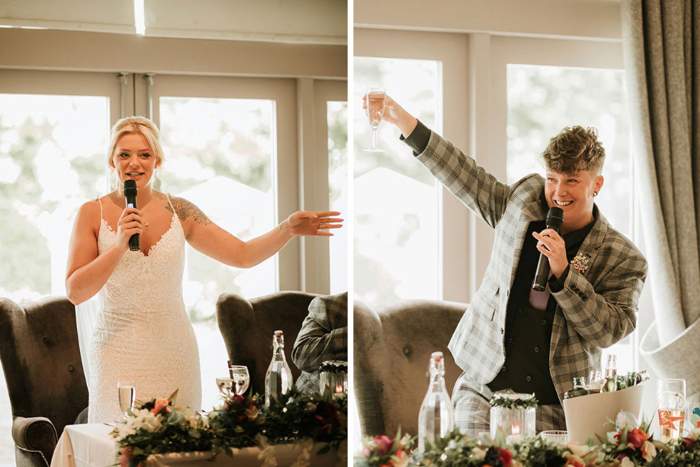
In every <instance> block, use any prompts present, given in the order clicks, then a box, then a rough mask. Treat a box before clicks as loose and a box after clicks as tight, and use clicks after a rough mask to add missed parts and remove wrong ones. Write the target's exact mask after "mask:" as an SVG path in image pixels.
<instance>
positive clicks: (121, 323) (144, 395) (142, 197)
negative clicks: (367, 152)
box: [66, 117, 342, 423]
mask: <svg viewBox="0 0 700 467" xmlns="http://www.w3.org/2000/svg"><path fill="white" fill-rule="evenodd" d="M163 162H164V156H163V150H162V148H161V145H160V134H159V132H158V128H157V127H156V125H155V124H154V123H153V122H151V121H150V120H148V119H147V118H144V117H128V118H124V119H121V120H119V121H118V122H117V123H116V124H115V125H114V127H113V128H112V135H111V142H110V146H109V152H108V155H107V163H108V165H109V167H110V169H111V170H112V178H113V180H114V181H115V182H116V183H115V186H114V190H113V191H112V192H111V193H109V194H107V195H106V196H103V197H100V198H98V199H96V200H93V201H88V202H87V203H85V204H83V205H82V206H81V208H80V210H79V211H78V215H77V217H76V220H75V225H74V228H73V234H72V236H71V242H70V250H69V256H68V267H67V273H66V291H67V295H68V299H69V300H70V301H71V302H72V303H74V304H76V305H77V304H80V303H82V302H84V301H86V300H88V299H90V298H91V297H93V296H94V295H96V294H98V293H99V294H100V305H101V308H102V309H101V312H100V314H99V316H98V318H97V325H96V330H95V332H94V336H93V338H92V342H91V344H90V351H89V361H90V370H91V371H90V382H89V391H90V400H89V407H88V421H89V423H99V422H106V423H111V422H114V421H116V420H119V419H121V416H122V415H121V411H120V408H119V403H118V398H117V383H118V382H122V381H130V382H131V381H133V382H135V386H136V397H137V398H138V399H139V400H149V399H150V398H153V397H160V398H163V397H168V396H169V395H170V394H171V393H172V392H174V391H175V390H178V397H177V404H178V405H179V406H182V407H190V408H191V409H193V410H200V408H201V407H200V406H201V393H202V385H201V376H200V371H199V352H198V349H197V341H196V338H195V335H194V330H193V329H192V325H191V324H190V321H189V317H188V315H187V312H186V310H185V304H184V301H183V298H182V275H183V269H184V264H185V250H184V248H185V242H187V243H189V244H190V245H191V246H192V247H194V248H195V249H196V250H198V251H200V252H201V253H203V254H205V255H207V256H210V257H212V258H214V259H216V260H218V261H221V262H222V263H225V264H227V265H229V266H234V267H238V268H250V267H253V266H255V265H256V264H259V263H261V262H262V261H264V260H266V259H267V258H269V257H271V256H273V255H274V254H275V253H277V252H278V251H279V250H281V249H282V248H283V247H284V246H285V245H286V244H287V243H288V242H289V241H290V240H291V239H292V238H294V237H296V236H332V234H331V233H329V232H324V230H326V229H336V228H339V227H341V226H342V224H341V222H342V219H339V218H336V217H334V216H337V215H338V214H339V213H338V212H307V211H300V212H295V213H294V214H292V215H290V216H289V217H288V218H287V219H286V220H284V221H283V222H282V223H281V224H280V225H279V226H277V227H275V228H274V229H273V230H271V231H270V232H268V233H266V234H264V235H261V236H259V237H257V238H253V239H251V240H248V241H242V240H239V239H238V238H236V237H235V236H233V235H231V234H230V233H228V232H227V231H226V230H224V229H222V228H221V227H219V226H218V225H216V224H215V223H214V222H212V221H211V220H210V219H209V218H208V217H207V216H206V215H205V214H204V213H203V212H202V211H201V210H200V209H199V208H198V207H197V206H195V205H194V204H192V203H191V202H189V201H187V200H186V199H183V198H179V197H174V196H170V195H167V194H165V193H161V192H159V191H157V190H155V189H154V188H153V186H152V185H153V180H154V178H155V173H156V171H157V170H158V169H159V168H160V167H161V166H162V164H163ZM127 180H133V181H134V182H135V184H136V187H137V190H138V193H137V203H136V204H137V206H138V209H137V208H136V207H127V206H126V204H125V198H124V182H125V181H127ZM234 202H244V200H235V201H234ZM136 234H138V235H139V236H140V250H139V251H130V249H129V239H130V238H131V237H132V236H133V235H136Z"/></svg>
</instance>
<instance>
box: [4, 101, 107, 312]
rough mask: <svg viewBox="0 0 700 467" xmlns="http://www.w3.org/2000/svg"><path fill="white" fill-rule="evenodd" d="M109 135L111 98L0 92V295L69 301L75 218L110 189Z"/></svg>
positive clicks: (27, 299) (12, 297)
mask: <svg viewBox="0 0 700 467" xmlns="http://www.w3.org/2000/svg"><path fill="white" fill-rule="evenodd" d="M108 134H109V101H108V99H107V98H106V97H92V96H45V95H21V94H0V222H1V223H2V225H3V234H2V248H0V264H2V267H1V268H0V295H2V296H5V297H8V298H10V299H12V300H14V301H17V302H22V301H29V300H37V299H39V298H41V297H43V296H46V295H52V294H53V295H65V275H66V262H67V255H68V242H69V240H70V233H71V229H72V226H73V221H74V219H75V214H76V212H77V211H78V208H79V207H80V205H81V204H83V203H84V202H86V201H87V200H89V199H94V198H96V197H97V196H99V195H103V194H105V193H106V192H107V189H108V183H107V163H106V157H105V155H104V151H105V147H106V146H107V139H108ZM28 258H31V261H28V260H27V259H28Z"/></svg>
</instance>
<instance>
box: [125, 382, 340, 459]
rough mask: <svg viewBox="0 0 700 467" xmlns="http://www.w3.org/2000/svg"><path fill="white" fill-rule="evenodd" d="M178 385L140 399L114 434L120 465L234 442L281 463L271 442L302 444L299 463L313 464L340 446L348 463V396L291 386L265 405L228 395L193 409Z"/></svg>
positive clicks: (220, 448) (227, 447) (219, 449)
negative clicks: (207, 407) (183, 405)
mask: <svg viewBox="0 0 700 467" xmlns="http://www.w3.org/2000/svg"><path fill="white" fill-rule="evenodd" d="M176 395H177V391H176V392H175V393H174V394H173V395H171V396H170V397H169V398H168V399H153V400H150V401H147V402H144V403H141V404H138V406H137V407H136V408H134V410H132V411H131V413H130V414H129V416H128V417H127V418H126V420H125V421H124V422H123V423H120V424H117V426H116V427H115V429H114V430H113V431H112V436H113V437H114V438H115V440H116V441H117V444H118V447H119V455H120V457H119V463H120V465H121V466H122V467H136V466H138V465H140V464H142V463H144V461H145V460H146V459H147V458H148V457H149V456H151V455H157V454H166V453H174V452H196V451H204V452H210V453H211V454H212V455H213V456H214V457H215V456H217V455H219V454H222V453H223V454H226V455H229V456H233V450H232V449H235V448H245V447H258V448H260V450H261V452H260V455H259V458H260V459H262V461H263V464H262V465H263V466H275V465H277V462H276V460H275V459H274V452H273V451H274V450H273V449H272V446H273V445H277V444H295V445H297V446H299V447H301V454H300V455H299V458H298V459H297V462H296V464H297V465H299V466H305V465H309V459H310V456H311V454H312V450H313V448H314V446H315V445H316V444H317V443H320V444H322V446H321V447H320V448H319V449H318V451H317V452H316V454H319V455H320V454H324V453H326V452H328V451H330V450H331V449H334V450H336V451H337V452H338V457H339V460H338V465H339V466H340V465H343V466H344V465H346V463H347V460H346V458H347V455H346V449H347V398H344V397H340V398H339V397H337V396H335V397H332V396H331V394H330V393H329V392H326V393H324V394H323V395H321V394H319V393H316V394H314V395H311V396H309V395H304V394H301V393H300V392H298V391H297V390H294V389H293V390H292V391H290V392H288V393H287V394H285V395H283V396H281V397H280V398H279V399H274V400H273V401H272V403H271V404H270V407H265V406H264V404H263V402H262V400H263V399H262V397H260V395H257V394H256V395H252V396H248V397H244V396H232V397H229V398H224V401H223V404H222V406H221V407H219V408H216V409H214V410H212V411H211V412H209V413H207V414H194V413H191V412H188V411H186V410H182V409H180V408H178V407H176V405H175V401H176Z"/></svg>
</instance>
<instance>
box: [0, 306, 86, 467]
mask: <svg viewBox="0 0 700 467" xmlns="http://www.w3.org/2000/svg"><path fill="white" fill-rule="evenodd" d="M0 360H2V368H3V371H4V373H5V381H6V382H7V389H8V392H9V395H10V405H11V407H12V418H13V424H12V437H13V439H14V442H15V454H16V460H17V465H18V467H30V466H31V467H46V466H48V464H49V463H50V462H51V457H52V455H53V451H54V448H55V447H56V442H57V441H58V436H59V435H60V434H61V433H62V432H63V428H64V427H65V426H66V425H68V424H71V423H73V422H74V421H75V419H76V417H77V416H78V414H80V412H81V411H83V410H84V409H85V408H86V407H87V405H88V388H87V384H86V382H85V374H84V373H83V365H82V361H81V359H80V347H79V344H78V331H77V328H76V324H75V307H74V306H73V304H72V303H70V302H69V301H68V299H66V298H58V297H56V298H47V299H44V300H41V301H39V302H34V303H30V304H27V305H22V306H20V305H18V304H16V303H14V302H13V301H11V300H8V299H5V298H0Z"/></svg>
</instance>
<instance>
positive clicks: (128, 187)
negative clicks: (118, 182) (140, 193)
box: [124, 180, 137, 193]
mask: <svg viewBox="0 0 700 467" xmlns="http://www.w3.org/2000/svg"><path fill="white" fill-rule="evenodd" d="M124 191H125V192H126V191H133V192H134V193H136V191H137V189H136V181H134V180H126V181H125V182H124Z"/></svg>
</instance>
